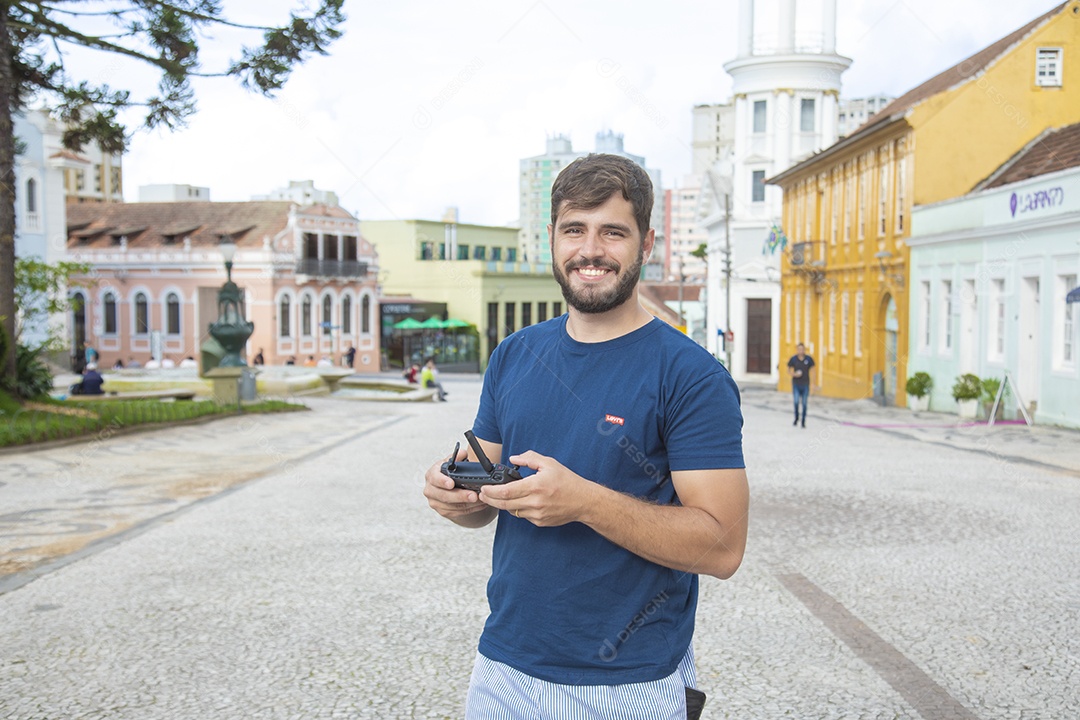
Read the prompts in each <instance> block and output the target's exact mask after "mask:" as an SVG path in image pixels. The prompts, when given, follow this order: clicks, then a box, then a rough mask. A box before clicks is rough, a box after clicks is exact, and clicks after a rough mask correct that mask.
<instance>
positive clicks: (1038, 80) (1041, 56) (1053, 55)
mask: <svg viewBox="0 0 1080 720" xmlns="http://www.w3.org/2000/svg"><path fill="white" fill-rule="evenodd" d="M1061 68H1062V65H1061V48H1039V49H1038V51H1037V52H1036V54H1035V84H1036V85H1039V86H1042V87H1061Z"/></svg>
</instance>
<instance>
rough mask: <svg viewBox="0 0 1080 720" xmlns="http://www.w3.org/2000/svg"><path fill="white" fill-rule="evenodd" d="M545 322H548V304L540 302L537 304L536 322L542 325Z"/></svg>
mask: <svg viewBox="0 0 1080 720" xmlns="http://www.w3.org/2000/svg"><path fill="white" fill-rule="evenodd" d="M545 320H547V303H546V302H538V303H536V322H538V323H542V322H544V321H545Z"/></svg>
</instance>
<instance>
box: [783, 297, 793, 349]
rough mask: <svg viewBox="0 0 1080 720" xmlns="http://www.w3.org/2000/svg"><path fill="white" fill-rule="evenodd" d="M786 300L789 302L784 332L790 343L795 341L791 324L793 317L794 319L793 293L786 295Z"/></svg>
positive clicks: (785, 314)
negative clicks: (792, 307) (792, 308)
mask: <svg viewBox="0 0 1080 720" xmlns="http://www.w3.org/2000/svg"><path fill="white" fill-rule="evenodd" d="M784 301H785V302H786V303H787V312H786V313H784V319H785V321H786V322H785V323H784V333H785V336H786V337H787V342H788V344H789V345H790V344H791V343H793V342H795V341H794V340H793V339H792V337H791V326H792V322H793V319H792V314H793V313H792V310H791V295H787V296H785V297H784Z"/></svg>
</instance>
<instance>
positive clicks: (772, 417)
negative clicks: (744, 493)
mask: <svg viewBox="0 0 1080 720" xmlns="http://www.w3.org/2000/svg"><path fill="white" fill-rule="evenodd" d="M447 389H448V390H450V392H451V395H450V402H448V403H443V404H437V403H431V404H428V403H424V404H416V405H412V404H410V405H399V404H394V405H379V404H376V403H366V402H349V401H340V400H312V401H311V402H310V404H311V406H312V408H313V410H314V412H312V413H305V414H302V416H303V417H302V419H301V417H299V416H297V415H294V416H287V417H282V416H278V417H275V418H267V419H259V420H258V421H257V422H256V423H255V424H253V425H252V426H251V427H249V428H247V430H246V432H243V431H244V428H243V427H237V426H235V425H230V424H229V423H232V422H233V421H221V422H217V423H212V424H209V425H204V426H194V427H187V428H178V429H174V430H168V431H161V432H152V433H146V434H141V435H136V436H127V437H124V438H112V439H108V440H105V441H103V442H102V443H101V451H100V452H95V453H92V454H88V455H86V456H85V457H84V462H83V463H82V464H81V465H80V466H79V472H78V473H75V475H76V477H78V478H81V479H83V480H84V481H85V483H86V484H85V485H80V486H79V489H78V492H76V490H75V489H74V488H73V487H70V486H69V487H67V488H65V489H64V492H63V493H59V492H57V491H56V490H53V489H50V488H49V487H48V484H47V483H45V482H38V483H36V484H34V483H29V482H28V480H29V479H34V478H37V479H38V480H39V481H41V480H43V478H44V477H46V476H47V475H48V470H47V468H48V465H43V466H36V467H39V468H40V467H44V468H46V470H37V471H35V470H34V469H33V468H34V467H35V465H34V463H41V462H45V460H44V459H43V458H41V457H39V454H37V453H26V454H21V455H14V456H11V455H9V456H5V457H2V458H0V467H2V468H3V479H2V480H0V482H4V483H7V484H6V485H4V486H2V487H0V506H2V507H3V508H4V512H5V513H6V512H7V511H8V508H9V507H11V505H10V503H12V502H13V501H17V504H18V507H16V508H15V510H16V511H18V512H24V513H25V512H26V509H28V508H32V507H43V508H55V507H57V506H59V505H61V503H60V502H59V499H62V498H68V499H69V501H70V502H69V505H70V506H72V507H75V508H77V513H80V515H79V516H80V517H81V518H83V520H84V521H85V522H88V523H89V522H97V521H96V520H94V518H96V517H98V516H99V515H107V514H108V512H107V511H106V509H103V508H95V507H94V502H93V498H94V497H95V496H93V495H91V494H89V493H90V490H91V489H100V490H108V491H109V492H106V493H105V495H106V496H107V495H109V494H110V492H112V490H111V488H112V486H113V485H112V484H110V480H108V479H109V478H113V477H114V474H115V473H117V472H118V470H119V469H124V468H127V469H128V470H131V469H132V468H139V467H142V466H141V463H142V462H143V461H144V459H146V458H149V457H152V455H144V454H142V452H143V450H142V448H147V449H148V450H146V452H151V451H152V449H153V448H159V447H162V445H160V443H166V446H167V447H170V448H172V452H173V453H175V455H176V456H177V457H181V458H183V457H187V456H189V455H190V457H187V460H188V462H187V463H185V464H186V465H188V466H189V469H190V467H191V466H198V465H199V463H200V462H202V461H200V460H197V457H198V456H197V453H198V452H201V451H204V450H205V449H206V447H207V445H208V444H209V443H211V442H214V441H215V439H217V438H226V439H227V441H228V442H234V443H235V446H236V447H237V449H245V448H246V449H247V450H249V451H250V450H252V449H255V450H256V452H255V453H254V455H255V456H261V455H271V456H273V460H272V461H270V462H264V461H260V460H255V459H252V454H251V453H250V452H248V453H247V454H245V455H243V456H241V457H242V458H243V459H241V460H240V461H239V462H238V463H237V465H235V466H231V467H229V468H228V469H227V470H224V469H223V472H228V473H240V474H241V475H242V476H243V477H244V478H245V479H246V482H244V483H243V484H240V485H234V486H232V489H231V490H230V491H228V492H222V493H219V494H217V495H211V496H207V497H206V498H205V499H203V500H198V501H196V502H192V503H189V504H187V505H184V506H183V508H181V509H178V505H182V503H161V504H160V505H157V506H153V507H152V509H151V510H150V511H147V512H146V513H145V514H144V515H141V516H140V518H141V519H140V520H139V522H138V523H137V524H135V525H133V526H132V527H131V529H128V530H121V531H120V532H119V534H118V535H113V536H112V539H111V540H108V541H99V542H97V543H96V544H92V545H90V546H89V547H87V548H85V549H84V550H83V553H82V555H81V556H79V557H78V559H77V560H76V561H74V562H68V563H67V564H60V563H54V564H53V565H49V566H42V567H39V573H38V575H40V576H38V575H33V576H28V575H27V573H25V572H24V573H20V574H16V575H9V576H8V577H7V582H9V585H10V586H11V587H14V588H15V589H11V590H9V591H8V592H6V593H3V594H0V637H3V639H4V640H3V643H2V644H0V648H2V649H0V718H20V719H22V718H26V719H29V718H50V719H51V718H140V719H142V718H194V717H199V718H236V717H252V718H334V717H343V718H344V717H362V718H456V717H460V715H461V710H462V704H463V700H464V695H465V690H466V687H467V684H468V676H469V671H470V669H471V664H472V658H473V655H474V653H475V648H476V640H477V638H478V636H479V633H480V629H481V627H482V624H483V619H484V615H485V610H486V603H485V600H484V584H485V580H486V578H487V575H488V572H489V571H490V544H491V538H492V529H491V528H486V529H483V530H478V531H468V530H463V529H460V528H457V527H454V526H452V525H451V524H450V523H447V522H445V521H443V520H441V519H440V518H438V517H437V516H435V515H434V514H433V513H432V512H431V511H430V510H429V509H428V508H427V505H426V503H425V501H424V499H423V497H422V496H421V494H420V490H421V485H422V472H423V470H424V468H426V466H427V465H428V464H429V463H430V462H432V461H434V460H435V459H436V458H437V457H438V456H440V455H445V454H446V453H447V452H449V450H450V448H452V447H453V443H454V442H455V441H457V440H458V439H459V438H460V433H461V431H462V430H464V429H465V428H466V427H468V425H469V424H470V422H471V420H472V416H473V413H474V411H475V407H476V399H477V396H478V394H479V382H478V381H477V380H476V379H473V378H453V377H450V378H448V380H447ZM787 403H788V398H787V396H785V395H781V394H779V393H775V392H769V391H763V390H747V391H746V392H745V394H744V407H745V413H746V427H745V435H746V451H747V460H748V465H749V474H750V479H751V489H752V510H751V515H752V517H751V526H750V527H751V536H750V542H749V547H748V550H747V555H746V559H745V562H744V564H743V567H742V568H741V569H740V570H739V572H738V573H737V574H736V575H735V577H734V578H732V579H731V580H728V581H723V582H722V581H719V580H715V579H711V578H703V579H702V582H701V587H702V592H701V602H700V605H699V609H698V632H697V636H696V641H695V647H696V654H697V659H698V670H699V681H700V685H701V686H702V688H703V689H704V690H705V691H706V692H707V693H708V694H709V695H710V700H709V703H708V705H707V708H706V712H705V717H708V718H770V719H771V718H792V717H794V718H925V719H926V720H930V719H931V718H933V719H935V720H936V719H937V718H979V719H980V720H990V719H991V718H1002V719H1005V718H1010V719H1011V718H1063V719H1065V718H1073V717H1075V709H1076V708H1077V707H1078V706H1080V673H1078V668H1080V636H1078V635H1077V633H1076V632H1075V628H1076V626H1077V621H1078V619H1080V618H1078V615H1080V574H1078V573H1077V558H1078V557H1080V553H1078V552H1077V550H1078V548H1077V545H1078V540H1077V537H1076V518H1077V517H1078V516H1080V512H1078V511H1080V480H1078V479H1077V476H1076V472H1077V471H1078V470H1080V463H1076V462H1075V457H1076V445H1077V439H1078V437H1080V435H1078V434H1077V433H1073V432H1069V431H1061V430H1050V429H1041V428H1040V429H1036V433H1034V434H1029V435H1027V436H1023V435H1020V434H1018V432H1019V431H1018V429H1017V428H1014V427H1010V428H998V429H995V430H992V431H990V432H989V433H984V432H983V430H985V429H982V430H971V429H970V428H962V427H961V428H958V427H955V426H954V427H950V426H949V423H950V419H949V418H948V417H947V416H937V417H930V416H921V417H915V416H913V415H912V414H911V413H909V412H908V411H906V410H895V409H883V408H873V407H866V406H860V404H859V403H846V404H845V403H840V402H837V401H827V400H822V399H819V398H812V399H811V413H810V418H809V421H808V425H809V427H807V428H806V429H805V430H803V429H800V428H793V427H792V426H791V424H790V416H789V415H788V413H789V412H790V411H789V409H788V405H787ZM264 423H265V424H264ZM935 423H940V425H935ZM912 425H919V426H920V427H911V426H912ZM869 426H873V427H869ZM883 426H889V427H883ZM927 426H929V427H927ZM290 428H291V430H290ZM313 431H314V433H315V434H316V435H325V437H326V438H328V439H327V441H326V442H325V443H324V444H319V445H313V444H312V442H313V441H312V440H311V434H312V432H313ZM1025 432H1029V433H1030V432H1031V431H1026V430H1025ZM305 433H307V435H306V436H305V435H304V434H305ZM237 435H239V436H238V437H237ZM261 437H262V438H267V439H268V440H267V443H266V445H265V446H262V447H261V449H260V448H259V446H260V445H261V442H260V439H259V438H261ZM271 437H273V438H275V439H274V440H273V441H272V442H271V441H270V440H269V438H271ZM305 437H306V439H305ZM986 437H989V438H990V440H989V446H987V444H986V442H984V438H986ZM1025 437H1026V438H1027V442H1026V443H1025V441H1024V438H1025ZM166 439H167V440H166ZM121 441H122V442H123V443H125V444H126V445H127V446H128V447H129V448H133V449H135V450H133V452H135V451H137V452H139V453H140V454H139V455H138V456H137V457H136V458H132V457H127V456H125V455H124V454H122V453H120V452H119V451H114V449H113V445H114V444H116V443H119V442H121ZM1031 446H1035V447H1037V450H1031V449H1030V447H1031ZM76 447H78V446H76ZM965 448H966V449H965ZM1024 448H1028V449H1027V450H1026V451H1025V452H1026V453H1027V454H1026V455H1024V454H1021V453H1020V450H1022V449H1024ZM1006 449H1007V450H1008V452H1005V450H1006ZM72 451H75V450H72ZM53 455H54V453H52V452H50V453H48V454H47V457H48V458H52V457H53ZM211 455H213V454H211ZM1029 456H1030V457H1029ZM207 457H208V458H209V457H210V456H207ZM213 457H215V458H217V459H219V460H221V459H223V457H224V456H223V455H222V454H217V455H213ZM206 462H209V459H207V460H206ZM257 462H259V463H261V464H258V465H256V463H257ZM1036 462H1037V463H1041V464H1036ZM15 467H18V468H19V475H18V476H16V474H15V473H13V472H10V471H9V470H10V469H11V468H15ZM154 467H155V468H156V470H155V472H154V473H146V472H143V473H142V474H141V477H140V480H139V481H138V482H139V483H141V484H146V485H150V486H156V484H157V483H159V482H160V483H167V482H169V477H170V473H169V471H168V468H167V464H165V463H163V464H161V465H155V466H154ZM237 467H239V468H240V469H239V470H238V469H237ZM27 468H29V470H27ZM35 473H38V474H35ZM40 473H44V475H42V474H40ZM135 474H136V475H139V473H135ZM95 483H96V485H95ZM113 484H115V485H117V486H119V487H121V488H122V487H124V486H126V485H131V484H135V483H134V482H133V481H132V480H131V478H127V479H125V478H123V477H117V478H116V480H115V483H113ZM226 484H227V483H226ZM35 493H38V494H39V496H36V495H35ZM138 493H143V494H144V495H145V496H146V497H166V496H169V491H167V490H152V489H139V490H138V491H137V492H136V494H138ZM35 497H37V499H39V500H40V502H33V501H34V500H35ZM80 498H81V502H82V503H83V504H82V505H81V506H80ZM155 513H156V514H155ZM115 529H116V530H119V527H117V528H115ZM11 552H12V548H10V547H9V546H5V547H4V549H3V550H0V553H2V554H3V557H5V558H7V557H8V556H9V555H10V553H11ZM42 568H44V569H42ZM13 578H15V579H19V578H21V580H22V582H18V583H14V584H12V579H13ZM35 578H36V579H35ZM30 579H32V580H33V582H25V581H26V580H30Z"/></svg>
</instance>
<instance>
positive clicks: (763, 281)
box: [703, 0, 851, 382]
mask: <svg viewBox="0 0 1080 720" xmlns="http://www.w3.org/2000/svg"><path fill="white" fill-rule="evenodd" d="M795 2H796V0H774V4H775V5H776V6H777V7H776V10H777V12H776V13H775V16H776V18H777V20H778V25H777V27H776V30H775V32H773V33H758V32H756V30H758V28H757V26H756V24H755V9H756V8H755V5H757V4H761V5H764V4H765V0H757V2H755V0H739V31H738V55H737V56H736V57H735V59H733V60H731V61H729V62H727V63H725V64H724V69H725V70H726V71H727V72H728V73H729V74H730V75H731V77H732V79H733V81H734V83H733V89H732V90H733V94H734V101H733V103H732V104H733V106H734V111H733V114H734V142H733V145H732V150H733V152H732V155H731V159H730V161H728V162H724V161H721V163H720V164H719V165H714V166H713V168H712V169H711V170H710V172H708V173H707V174H706V176H705V182H704V183H703V187H704V188H705V190H706V191H707V192H708V193H709V194H710V195H711V198H710V200H711V203H712V211H711V213H710V214H709V216H708V217H707V218H706V219H705V220H704V222H703V225H704V226H705V228H706V229H707V231H708V233H709V263H708V268H709V282H708V289H707V294H708V313H707V316H708V327H709V329H708V331H707V334H706V335H707V337H708V343H709V349H710V350H714V352H715V353H716V354H717V355H718V356H721V357H725V360H726V361H728V362H729V369H730V370H731V373H732V375H733V376H734V377H735V378H736V379H757V380H765V381H772V382H775V381H776V380H777V379H778V371H777V366H778V364H779V360H780V358H779V356H778V353H779V342H780V336H779V324H780V322H779V320H780V280H779V278H780V257H779V255H780V253H779V252H777V250H778V247H779V245H778V244H774V243H769V242H768V239H769V238H770V235H771V234H772V235H773V236H774V237H780V236H782V232H783V230H782V228H781V227H780V226H781V214H782V213H781V211H782V207H781V204H782V198H783V195H782V193H781V192H780V190H779V188H776V187H773V186H766V185H765V179H766V178H769V177H772V176H774V175H776V174H777V173H780V172H782V171H783V170H785V169H786V168H788V167H791V165H793V164H794V163H796V162H799V161H800V160H802V159H804V158H807V157H809V156H810V155H812V154H813V153H815V152H817V151H819V150H821V149H822V148H825V147H828V146H830V145H832V144H833V143H834V142H835V141H836V137H837V115H838V106H837V98H838V97H839V94H840V76H841V75H842V74H843V73H844V71H845V70H847V69H848V67H849V66H850V65H851V60H850V59H849V58H846V57H843V56H841V55H838V54H837V52H836V0H822V2H821V15H820V18H819V19H818V20H814V19H813V18H809V17H806V16H802V17H800V21H801V22H800V23H799V24H800V25H802V24H803V23H804V22H805V23H806V25H807V26H806V27H799V28H796V13H795ZM796 30H798V32H796ZM725 196H727V198H728V200H729V201H730V205H729V207H730V212H728V211H727V210H725ZM718 330H722V331H723V334H720V333H718V332H717V331H718ZM724 335H726V337H727V338H728V339H727V340H726V341H725V340H724V339H721V338H723V337H724Z"/></svg>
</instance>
